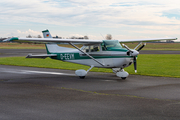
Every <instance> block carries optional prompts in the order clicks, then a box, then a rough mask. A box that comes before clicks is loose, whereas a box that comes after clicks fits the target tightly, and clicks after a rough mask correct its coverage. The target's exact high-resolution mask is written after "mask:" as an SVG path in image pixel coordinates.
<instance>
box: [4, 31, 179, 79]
mask: <svg viewBox="0 0 180 120" xmlns="http://www.w3.org/2000/svg"><path fill="white" fill-rule="evenodd" d="M42 33H43V36H44V38H17V37H13V38H11V39H7V40H4V42H5V41H24V42H26V41H33V42H44V43H45V44H46V50H47V54H42V55H31V54H29V55H28V56H27V57H26V58H46V57H50V58H52V59H57V60H61V61H66V62H72V63H77V64H83V65H87V66H90V68H89V69H88V70H87V71H86V70H83V69H80V70H76V71H75V74H76V75H77V76H79V77H80V78H85V76H86V74H87V73H88V72H89V71H90V70H91V69H92V68H93V67H98V68H110V69H112V70H113V72H114V73H115V74H116V75H117V76H118V77H121V78H122V79H126V78H127V77H128V75H129V74H128V72H126V71H124V68H126V67H128V66H130V65H131V64H132V63H134V69H135V72H137V64H136V59H137V56H138V54H139V51H140V50H141V49H142V48H143V47H144V46H145V45H146V43H144V44H143V42H149V41H160V40H177V38H152V39H129V40H89V39H53V38H52V36H51V34H50V32H49V30H44V31H42ZM120 42H121V43H126V42H139V44H138V45H137V46H136V47H135V48H134V49H130V48H129V47H128V46H126V45H125V44H122V45H121V44H120ZM58 43H69V44H70V45H72V46H73V47H74V48H75V49H73V48H67V47H60V46H58V45H57V44H58ZM77 43H78V44H83V46H82V47H81V48H78V47H77V46H76V44H77ZM141 44H142V45H141ZM140 45H141V46H140ZM122 46H123V47H124V48H123V47H122ZM139 46H140V47H139Z"/></svg>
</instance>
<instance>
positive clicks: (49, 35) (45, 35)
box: [42, 30, 52, 38]
mask: <svg viewBox="0 0 180 120" xmlns="http://www.w3.org/2000/svg"><path fill="white" fill-rule="evenodd" d="M42 33H43V36H44V38H52V36H51V34H50V32H49V30H44V31H42Z"/></svg>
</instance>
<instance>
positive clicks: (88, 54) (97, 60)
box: [69, 42, 104, 66]
mask: <svg viewBox="0 0 180 120" xmlns="http://www.w3.org/2000/svg"><path fill="white" fill-rule="evenodd" d="M69 44H70V45H72V46H73V47H75V48H76V49H78V50H79V51H81V52H82V53H84V54H86V55H87V56H88V57H90V58H91V59H93V60H94V61H95V62H97V63H99V64H100V65H102V66H104V64H103V63H101V62H99V61H98V60H96V59H95V58H93V57H92V56H90V55H89V54H88V53H86V52H84V51H82V50H81V49H79V48H78V47H77V46H75V45H74V44H72V43H71V42H69Z"/></svg>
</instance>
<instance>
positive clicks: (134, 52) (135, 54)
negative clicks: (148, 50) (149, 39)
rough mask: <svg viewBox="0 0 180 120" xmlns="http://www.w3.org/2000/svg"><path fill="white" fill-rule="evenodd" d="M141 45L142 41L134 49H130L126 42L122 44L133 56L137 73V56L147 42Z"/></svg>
mask: <svg viewBox="0 0 180 120" xmlns="http://www.w3.org/2000/svg"><path fill="white" fill-rule="evenodd" d="M139 45H141V43H139V44H138V45H137V46H136V47H135V48H134V49H133V50H132V49H130V48H129V47H128V46H127V45H125V44H122V46H124V47H125V48H126V49H127V50H128V52H127V55H129V56H133V63H134V70H135V73H137V59H136V56H137V55H138V54H139V51H140V50H141V49H142V48H144V46H146V43H144V44H143V45H142V46H141V47H139ZM138 47H139V49H138V50H135V49H136V48H138Z"/></svg>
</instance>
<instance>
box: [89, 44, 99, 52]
mask: <svg viewBox="0 0 180 120" xmlns="http://www.w3.org/2000/svg"><path fill="white" fill-rule="evenodd" d="M90 50H91V52H98V51H100V48H99V45H92V46H90Z"/></svg>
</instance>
